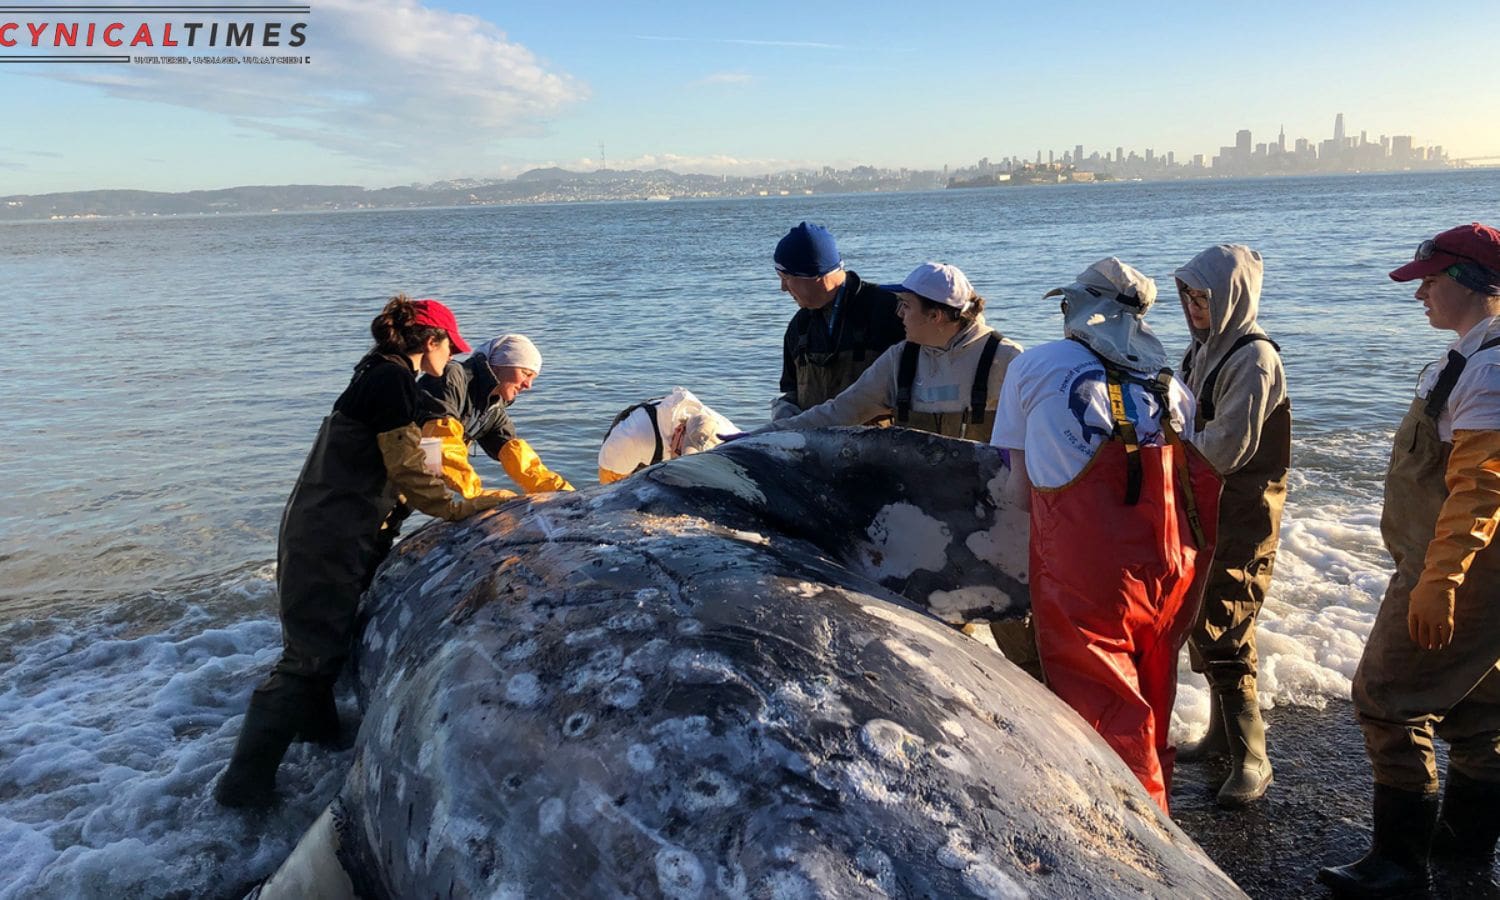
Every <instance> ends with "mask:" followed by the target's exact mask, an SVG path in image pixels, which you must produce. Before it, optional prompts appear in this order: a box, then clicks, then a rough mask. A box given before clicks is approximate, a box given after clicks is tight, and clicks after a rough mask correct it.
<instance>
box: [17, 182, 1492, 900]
mask: <svg viewBox="0 0 1500 900" xmlns="http://www.w3.org/2000/svg"><path fill="white" fill-rule="evenodd" d="M1496 198H1500V172H1495V171H1487V172H1485V171H1479V172H1464V173H1441V174H1404V175H1381V176H1346V177H1331V178H1308V179H1287V180H1274V181H1224V182H1191V183H1122V184H1102V185H1070V186H1058V187H1034V188H1000V189H991V190H972V191H946V192H932V193H924V194H885V195H881V194H873V195H851V196H832V197H778V198H761V199H748V200H722V201H691V202H671V203H646V204H578V205H558V206H537V207H508V208H472V209H470V208H465V209H448V210H410V211H380V212H360V213H328V214H298V215H269V216H245V217H222V218H189V219H151V220H129V221H70V222H49V223H35V224H21V225H9V226H4V227H0V273H3V274H4V276H5V281H6V283H7V284H8V286H9V290H10V296H11V298H12V300H11V304H10V308H12V309H13V310H14V311H15V313H14V314H13V315H12V317H11V321H10V323H9V327H8V335H9V340H7V341H5V342H4V345H3V346H0V378H3V380H4V383H5V384H7V385H8V388H9V389H8V390H5V391H3V392H0V420H4V421H8V422H10V423H12V427H11V429H10V431H9V435H8V440H7V449H6V453H5V454H4V455H3V465H0V496H3V497H4V498H5V501H6V502H5V503H4V504H3V505H0V723H3V727H0V872H4V873H6V876H5V877H4V878H0V898H9V897H23V896H24V897H32V896H46V897H162V896H183V897H187V896H236V895H238V894H239V893H241V892H242V891H243V889H244V888H245V887H246V885H248V884H250V883H253V882H254V881H255V880H257V879H259V878H261V877H264V876H265V875H266V874H268V873H269V872H270V871H272V870H273V869H274V868H275V866H276V865H277V864H278V863H279V862H280V860H281V858H282V857H283V856H284V855H285V853H286V852H287V851H288V850H289V849H290V847H291V846H292V845H293V844H294V843H295V841H296V840H297V838H298V836H299V835H300V833H301V831H302V829H303V828H305V827H306V825H308V824H310V823H311V821H312V819H313V818H314V817H315V816H316V814H317V812H318V810H319V809H320V808H321V806H322V805H323V804H324V803H326V802H327V801H328V799H330V798H331V797H332V795H333V794H334V793H335V792H336V790H337V787H338V784H339V782H340V781H341V779H342V774H343V767H344V766H345V765H346V764H347V762H348V755H347V754H330V753H326V752H324V751H320V750H313V749H311V748H307V747H302V746H297V747H294V748H293V751H292V753H291V754H290V756H289V757H288V762H287V764H286V765H285V766H284V767H283V769H282V783H283V786H284V787H283V794H284V795H285V796H286V797H287V798H288V800H287V802H285V803H284V804H282V806H280V807H279V808H278V809H277V810H275V811H274V812H273V813H271V814H270V816H269V818H267V819H265V820H254V819H246V818H244V817H241V816H239V815H235V814H228V813H225V812H223V811H220V810H219V809H218V808H217V807H216V806H215V805H214V803H213V801H212V799H211V797H210V788H211V785H212V780H213V778H214V776H215V775H216V774H217V772H218V771H219V769H220V768H221V767H222V765H223V763H224V761H225V760H226V759H227V758H228V755H229V750H230V747H231V745H232V741H233V738H234V736H235V734H236V733H237V732H238V729H239V721H240V716H241V715H242V714H243V712H244V708H245V704H246V702H247V699H248V696H249V692H250V690H251V688H252V687H253V686H254V684H255V682H256V681H257V680H258V678H259V677H260V674H261V673H262V672H263V671H264V669H265V668H266V667H267V666H268V665H269V664H270V663H271V662H272V661H273V660H274V659H275V657H276V654H277V652H278V649H279V631H278V627H277V624H276V621H275V614H274V609H275V597H274V588H273V584H272V566H271V561H272V558H273V554H274V547H275V537H276V535H275V531H276V525H277V521H278V517H279V515H280V511H281V507H282V504H283V503H284V501H285V498H286V494H287V492H288V491H289V490H290V488H291V484H292V481H293V479H294V478H295V477H296V474H297V471H298V469H299V467H300V465H301V462H302V459H303V456H304V455H305V453H306V451H307V448H308V445H309V444H310V442H311V440H312V437H313V435H314V433H315V432H316V429H317V426H318V422H319V420H320V419H321V417H322V416H323V415H324V414H325V413H326V412H327V410H328V408H329V406H330V405H331V403H332V401H333V399H334V397H335V396H337V394H338V392H339V391H340V390H341V389H342V388H343V386H344V384H345V383H346V382H347V380H348V376H349V370H350V367H351V366H352V365H353V364H354V363H355V361H357V360H358V358H359V357H360V355H361V354H362V353H363V351H364V350H365V349H366V347H367V346H368V331H367V327H368V322H369V320H370V318H371V317H372V316H373V315H374V314H375V312H376V311H377V310H378V309H379V307H380V305H381V304H382V302H383V300H384V299H385V297H387V296H388V295H390V294H391V293H394V292H396V291H406V292H408V293H410V294H412V295H413V296H436V297H439V298H441V299H443V300H444V301H445V302H447V303H448V304H449V305H450V306H452V307H453V308H454V310H455V311H456V313H457V315H458V318H459V322H460V323H461V325H462V327H463V330H464V333H465V335H466V336H467V337H468V338H470V340H472V341H475V342H477V341H479V340H483V339H486V338H488V337H492V336H494V335H496V334H499V333H502V332H505V331H521V332H525V333H527V334H529V335H530V336H531V337H532V338H533V339H534V340H536V342H537V343H538V345H539V346H540V347H541V350H542V353H543V355H544V364H543V369H542V374H541V377H540V378H539V379H538V380H537V383H536V387H535V389H534V390H532V391H531V392H530V393H527V394H525V395H523V396H522V397H521V399H520V400H518V401H517V403H516V404H515V406H514V407H513V408H512V415H513V418H514V419H515V421H516V423H517V426H518V428H519V430H520V432H521V434H522V435H523V436H524V437H526V438H527V439H528V440H530V441H531V442H532V444H533V445H534V446H535V447H536V448H537V449H538V451H539V453H540V454H541V456H542V458H543V459H545V460H546V461H547V462H548V463H549V464H550V465H551V466H553V467H554V468H556V469H558V470H559V471H561V472H563V473H564V474H566V475H567V476H568V477H569V478H570V479H572V480H573V481H574V482H575V483H576V484H580V485H583V484H592V483H594V473H595V462H594V456H595V453H596V452H597V449H598V442H599V439H600V437H601V436H602V433H603V431H604V429H605V427H606V426H607V425H608V423H609V421H610V419H611V418H612V416H613V415H614V414H615V413H616V412H617V411H618V410H620V409H621V408H623V407H624V406H626V405H628V404H630V403H633V402H636V401H638V400H641V399H644V398H647V397H650V396H656V395H659V394H661V393H664V392H665V391H666V390H668V389H670V388H671V387H673V386H674V385H682V386H685V387H688V388H690V389H691V390H693V391H694V392H695V393H697V394H698V395H699V396H700V397H702V398H703V399H704V400H705V401H706V402H708V403H710V404H711V405H714V406H715V407H716V408H718V409H719V410H720V411H721V412H723V413H724V414H726V415H727V416H729V417H730V418H731V419H733V420H734V421H735V422H736V423H738V424H740V425H741V426H742V427H752V426H753V425H755V424H757V423H758V422H760V421H763V420H764V419H765V417H766V415H767V411H768V403H769V401H770V399H771V397H772V396H773V395H774V394H775V393H776V381H777V377H778V373H779V366H780V346H781V332H782V329H783V328H784V326H785V323H786V320H787V318H788V317H789V316H790V315H791V313H792V311H793V305H792V303H791V300H790V299H789V298H788V297H786V296H785V295H783V294H780V293H779V291H778V283H777V279H776V276H775V273H774V271H773V270H772V268H771V264H770V253H771V249H772V247H773V246H774V244H775V241H776V240H777V239H778V238H779V237H780V235H781V234H783V233H784V232H785V231H786V229H787V228H788V227H790V226H791V225H794V224H796V223H797V222H798V221H801V220H802V219H811V220H813V221H818V222H822V223H824V224H827V225H828V226H829V227H830V228H832V229H833V231H834V232H835V233H836V234H838V235H839V237H840V246H841V249H842V250H843V253H844V256H845V259H846V261H847V263H848V264H849V266H850V267H851V268H853V269H854V270H856V271H858V272H859V273H860V274H861V275H862V276H863V277H865V278H867V279H870V280H874V281H880V282H886V281H898V280H900V278H902V277H903V276H904V275H905V274H906V272H908V271H909V270H910V269H911V268H912V267H913V266H914V265H916V264H917V263H919V262H922V261H924V260H927V259H936V260H942V261H946V262H952V263H955V264H957V265H958V266H960V267H961V268H963V269H964V271H965V272H966V273H967V274H968V275H969V277H970V279H971V280H972V281H973V282H974V284H975V286H976V288H977V289H978V290H979V291H980V292H981V293H982V294H983V295H984V296H985V297H986V298H987V301H988V309H987V314H988V317H989V319H990V321H991V323H992V324H993V325H995V326H996V327H998V328H999V329H1000V330H1001V331H1003V332H1005V333H1006V334H1007V335H1009V336H1011V337H1014V338H1015V339H1017V340H1019V341H1021V342H1022V343H1023V344H1024V345H1028V346H1029V345H1033V344H1036V343H1039V342H1042V341H1046V340H1052V339H1054V338H1056V337H1058V336H1059V330H1060V316H1059V315H1058V312H1057V306H1056V304H1055V302H1053V301H1044V300H1042V299H1041V295H1042V294H1043V293H1044V292H1045V291H1046V290H1047V289H1048V288H1051V287H1055V286H1059V285H1062V284H1066V283H1067V282H1069V281H1071V280H1072V278H1073V276H1074V275H1075V274H1076V273H1077V272H1079V271H1080V270H1082V269H1083V268H1084V267H1085V266H1086V265H1087V264H1088V263H1090V262H1092V261H1093V260H1095V259H1097V258H1099V257H1101V256H1105V255H1109V254H1114V255H1118V256H1120V257H1121V258H1123V259H1125V260H1126V261H1128V262H1130V263H1132V264H1134V265H1136V266H1137V267H1138V268H1140V269H1142V270H1143V271H1145V272H1147V273H1148V274H1151V275H1153V276H1155V277H1156V278H1157V279H1158V283H1159V285H1160V286H1161V287H1162V288H1163V289H1164V297H1163V300H1164V302H1162V303H1161V304H1160V305H1159V307H1158V308H1157V309H1156V310H1155V311H1153V312H1152V314H1151V317H1150V321H1152V323H1153V324H1154V325H1155V326H1156V328H1157V330H1158V333H1159V334H1160V335H1161V336H1162V338H1163V340H1164V342H1165V343H1166V344H1167V346H1168V349H1169V350H1170V351H1173V352H1180V351H1181V350H1182V349H1183V348H1184V347H1185V345H1186V341H1187V332H1186V328H1185V325H1184V323H1183V321H1182V316H1181V313H1180V311H1179V309H1178V305H1177V302H1176V300H1175V297H1174V296H1173V295H1172V292H1171V288H1170V285H1171V272H1172V270H1173V269H1174V268H1175V267H1176V266H1177V265H1179V264H1181V263H1182V262H1185V261H1186V260H1187V259H1188V258H1190V257H1191V256H1192V255H1193V254H1194V253H1196V252H1197V251H1198V250H1200V249H1202V248H1203V247H1206V246H1208V245H1210V244H1213V243H1218V242H1222V241H1235V242H1242V243H1248V244H1250V245H1252V246H1254V247H1256V248H1257V249H1258V250H1260V251H1261V252H1262V253H1263V255H1264V256H1265V259H1266V282H1265V293H1264V295H1263V297H1262V303H1261V321H1262V324H1263V325H1264V326H1265V327H1266V329H1267V330H1268V331H1269V332H1270V333H1271V334H1272V336H1273V337H1275V338H1276V340H1277V341H1278V342H1279V343H1280V344H1281V347H1282V351H1283V356H1284V358H1285V360H1286V366H1287V372H1288V379H1289V382H1290V385H1291V392H1292V396H1293V403H1294V415H1295V419H1296V426H1295V427H1296V437H1295V443H1294V448H1293V453H1294V466H1295V468H1294V472H1293V475H1292V486H1291V492H1290V497H1289V502H1288V507H1287V513H1286V518H1285V520H1284V523H1283V532H1282V551H1281V556H1280V558H1279V560H1278V565H1277V572H1276V579H1275V583H1274V585H1273V588H1272V592H1271V596H1270V599H1269V600H1268V602H1267V605H1266V608H1265V611H1264V613H1263V615H1262V620H1261V628H1260V649H1261V680H1260V686H1261V690H1262V701H1263V703H1264V704H1266V705H1277V704H1304V705H1321V704H1323V703H1325V702H1326V701H1327V700H1328V699H1329V698H1333V697H1341V696H1346V695H1347V693H1348V690H1349V682H1350V678H1351V677H1352V675H1353V673H1354V667H1355V664H1356V663H1357V661H1358V658H1359V653H1360V649H1361V647H1362V646H1363V642H1364V638H1365V636H1366V634H1367V633H1368V630H1369V626H1370V623H1371V621H1372V620H1373V617H1374V613H1375V609H1376V607H1377V605H1378V603H1379V599H1380V595H1381V592H1382V591H1383V589H1384V585H1385V580H1386V577H1387V566H1388V564H1389V560H1388V559H1387V558H1386V556H1385V554H1384V551H1383V550H1382V549H1381V546H1380V538H1379V516H1380V483H1381V477H1382V475H1383V473H1384V467H1385V460H1386V455H1387V449H1388V447H1387V445H1388V442H1389V440H1390V435H1391V431H1392V429H1393V428H1394V426H1395V424H1396V422H1397V420H1398V419H1399V418H1400V416H1401V414H1402V412H1403V411H1404V409H1405V407H1406V404H1407V402H1408V399H1409V398H1410V396H1411V391H1412V388H1413V386H1414V384H1415V379H1416V376H1417V372H1418V370H1419V369H1420V368H1421V367H1422V366H1423V365H1424V364H1425V363H1426V362H1427V361H1429V360H1431V359H1435V358H1437V357H1439V356H1440V355H1441V354H1442V352H1443V348H1444V347H1445V346H1446V344H1447V342H1448V340H1449V339H1450V337H1451V335H1449V334H1447V333H1444V332H1438V331H1435V330H1433V329H1432V328H1430V327H1429V326H1428V325H1427V323H1426V320H1425V317H1424V316H1423V313H1422V309H1421V306H1420V304H1419V303H1417V302H1416V301H1415V300H1413V299H1412V298H1411V294H1412V291H1411V287H1410V286H1409V285H1397V284H1394V283H1392V282H1390V281H1389V280H1388V279H1387V278H1386V277H1385V272H1386V271H1387V270H1389V269H1390V268H1393V267H1394V266H1396V265H1398V264H1400V263H1401V262H1403V261H1405V260H1407V259H1409V258H1410V256H1411V251H1412V249H1413V248H1414V247H1415V245H1416V243H1417V242H1418V241H1419V240H1421V239H1422V238H1425V237H1429V236H1431V235H1432V234H1433V233H1435V232H1437V231H1440V230H1442V229H1444V228H1448V227H1451V226H1452V225H1454V224H1458V223H1461V222H1468V221H1471V220H1480V221H1489V222H1495V221H1500V200H1497V199H1496ZM478 465H479V467H480V471H481V474H483V475H484V476H485V477H486V479H487V480H495V481H503V479H504V475H503V473H502V472H500V470H499V469H498V467H497V466H494V465H493V464H491V463H489V462H488V461H487V460H480V461H479V463H478ZM346 702H347V701H346ZM350 712H352V710H350ZM1206 714H1207V696H1206V692H1205V691H1204V689H1203V684H1202V681H1201V680H1199V679H1197V678H1196V677H1195V676H1192V675H1191V674H1190V673H1188V672H1187V671H1186V665H1185V664H1184V666H1183V676H1182V690H1181V693H1180V697H1179V701H1178V707H1177V711H1176V715H1175V717H1174V726H1173V730H1174V734H1175V735H1176V736H1177V737H1178V738H1180V739H1188V738H1191V737H1194V736H1195V735H1197V734H1199V733H1201V732H1202V730H1203V727H1204V724H1205V720H1206ZM1274 739H1275V736H1274V732H1273V733H1272V740H1274ZM1350 752H1358V748H1350Z"/></svg>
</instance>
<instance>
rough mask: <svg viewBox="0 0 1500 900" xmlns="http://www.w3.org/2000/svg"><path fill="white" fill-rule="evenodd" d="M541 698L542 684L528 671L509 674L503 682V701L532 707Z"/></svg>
mask: <svg viewBox="0 0 1500 900" xmlns="http://www.w3.org/2000/svg"><path fill="white" fill-rule="evenodd" d="M541 699H542V684H541V682H540V681H539V680H537V677H536V676H535V675H533V674H532V673H530V672H520V673H517V674H515V675H512V676H510V680H509V681H507V682H506V683H505V702H507V703H510V704H513V705H515V706H524V707H528V708H529V707H533V706H536V705H537V703H539V702H541Z"/></svg>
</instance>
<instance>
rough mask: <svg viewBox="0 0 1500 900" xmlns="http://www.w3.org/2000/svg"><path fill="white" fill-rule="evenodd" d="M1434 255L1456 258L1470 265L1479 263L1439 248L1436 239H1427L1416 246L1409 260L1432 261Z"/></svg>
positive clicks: (1472, 258)
mask: <svg viewBox="0 0 1500 900" xmlns="http://www.w3.org/2000/svg"><path fill="white" fill-rule="evenodd" d="M1435 253H1441V254H1443V255H1444V256H1456V257H1458V258H1459V259H1466V260H1468V261H1469V262H1471V263H1477V262H1479V260H1477V259H1475V258H1474V257H1472V256H1465V255H1464V254H1462V253H1455V252H1454V251H1452V250H1449V249H1448V248H1447V247H1439V246H1438V244H1437V238H1428V239H1427V240H1425V241H1423V242H1422V243H1420V244H1418V245H1417V252H1416V253H1413V254H1412V256H1411V258H1412V259H1414V260H1428V259H1432V257H1433V254H1435Z"/></svg>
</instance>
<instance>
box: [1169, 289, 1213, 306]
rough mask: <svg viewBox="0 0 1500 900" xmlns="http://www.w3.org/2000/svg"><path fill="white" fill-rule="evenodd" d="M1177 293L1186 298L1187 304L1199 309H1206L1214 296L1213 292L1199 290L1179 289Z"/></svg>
mask: <svg viewBox="0 0 1500 900" xmlns="http://www.w3.org/2000/svg"><path fill="white" fill-rule="evenodd" d="M1178 293H1179V294H1181V295H1182V296H1183V297H1184V298H1186V300H1187V302H1189V303H1191V304H1193V305H1194V306H1196V307H1198V308H1199V309H1208V303H1209V301H1210V300H1212V299H1213V296H1214V293H1213V291H1208V290H1202V289H1199V288H1181V289H1180V290H1178Z"/></svg>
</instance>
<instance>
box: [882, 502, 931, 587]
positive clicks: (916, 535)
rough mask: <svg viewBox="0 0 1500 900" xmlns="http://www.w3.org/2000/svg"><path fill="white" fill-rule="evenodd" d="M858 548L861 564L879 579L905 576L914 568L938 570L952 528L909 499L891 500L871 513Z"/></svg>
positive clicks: (915, 569) (913, 570) (914, 569)
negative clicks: (866, 540)
mask: <svg viewBox="0 0 1500 900" xmlns="http://www.w3.org/2000/svg"><path fill="white" fill-rule="evenodd" d="M865 536H866V537H867V538H869V541H870V543H869V544H868V545H867V546H865V547H862V548H861V549H860V556H861V557H862V558H863V562H864V565H865V568H866V569H867V571H868V572H869V574H870V576H871V577H872V578H874V579H875V580H877V581H879V580H882V579H886V578H905V577H907V576H908V575H910V574H911V573H913V572H915V571H917V570H918V569H926V570H928V571H932V572H937V571H940V570H941V569H942V568H943V566H945V565H947V563H948V545H949V544H950V543H952V541H953V532H952V531H951V530H950V529H949V528H948V523H946V522H944V521H942V520H941V519H935V518H933V517H932V516H929V515H927V514H926V513H924V512H922V510H921V508H920V507H918V506H915V505H913V504H910V503H892V504H890V505H889V506H886V507H884V508H882V509H881V510H880V512H878V513H876V514H875V519H874V521H872V522H871V523H870V527H869V530H868V531H867V532H866V533H865Z"/></svg>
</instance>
